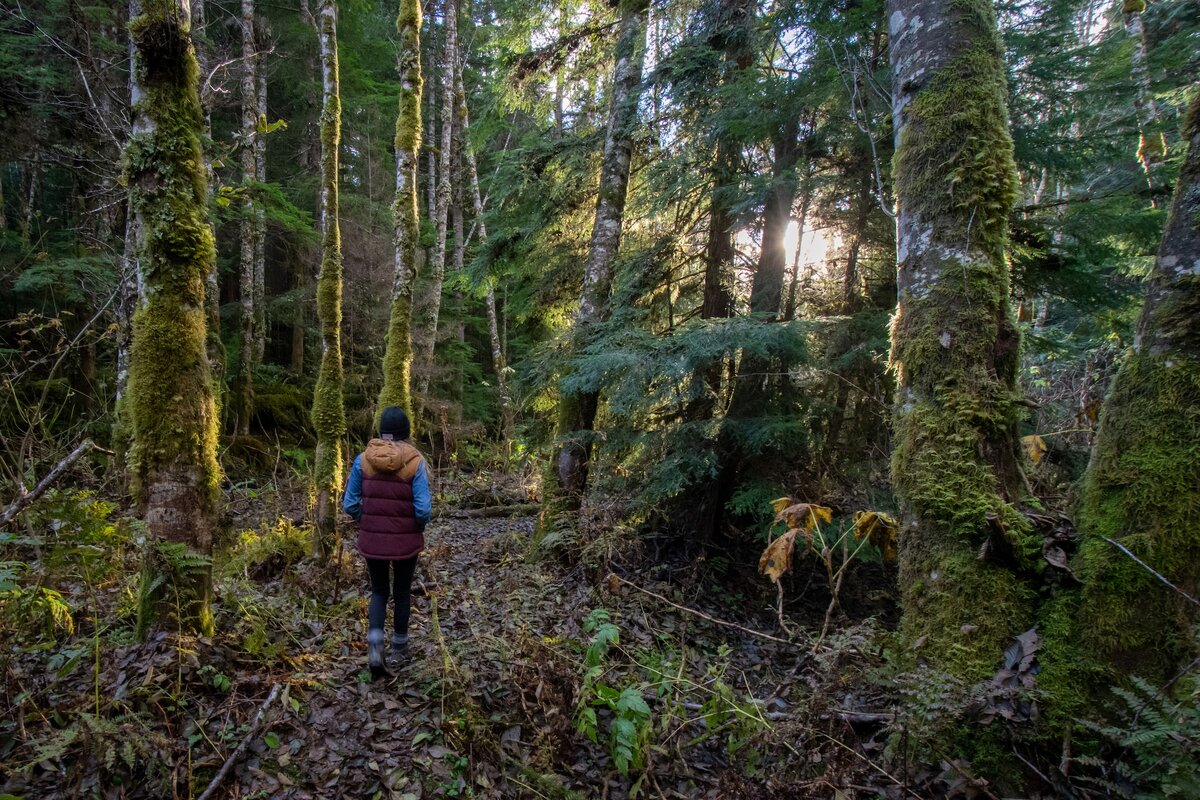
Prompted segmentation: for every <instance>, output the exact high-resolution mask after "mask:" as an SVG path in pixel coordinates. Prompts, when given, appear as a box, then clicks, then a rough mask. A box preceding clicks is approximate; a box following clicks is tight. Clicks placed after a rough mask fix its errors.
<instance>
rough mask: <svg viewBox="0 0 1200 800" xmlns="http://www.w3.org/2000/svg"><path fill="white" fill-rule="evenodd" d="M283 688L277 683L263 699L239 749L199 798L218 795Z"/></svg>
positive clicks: (203, 798) (209, 799)
mask: <svg viewBox="0 0 1200 800" xmlns="http://www.w3.org/2000/svg"><path fill="white" fill-rule="evenodd" d="M282 689H283V684H282V683H277V684H275V685H274V686H272V687H271V693H270V694H268V695H267V699H266V700H263V701H262V704H261V705H260V706H259V707H258V713H257V714H255V715H254V721H253V722H252V723H250V730H248V731H246V736H245V738H243V739H242V741H241V743H240V744H239V745H238V746H237V749H236V750H234V751H233V752H232V753H230V754H229V758H227V759H225V763H224V764H222V765H221V768H220V769H219V770H217V774H216V775H214V776H213V779H212V781H211V782H210V783H209V784H208V788H207V789H205V790H204V794H202V795H200V797H199V798H198V799H197V800H211V798H212V797H214V796H215V795H216V792H217V789H219V788H221V784H222V783H223V782H224V781H225V778H226V776H228V775H229V771H230V770H231V769H233V765H234V764H236V763H237V760H238V759H239V758H241V756H242V753H244V752H246V748H247V747H249V746H250V740H251V739H253V738H254V737H255V735H256V734H257V733H258V729H259V727H261V726H262V721H263V716H264V715H265V714H266V713H267V709H268V708H270V706H271V704H272V703H274V702H275V698H277V697H279V692H280V690H282Z"/></svg>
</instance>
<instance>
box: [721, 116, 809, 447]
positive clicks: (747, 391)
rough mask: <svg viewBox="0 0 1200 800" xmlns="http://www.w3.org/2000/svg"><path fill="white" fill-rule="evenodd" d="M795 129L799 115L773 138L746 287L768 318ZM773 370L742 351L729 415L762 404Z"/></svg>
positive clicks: (792, 175)
mask: <svg viewBox="0 0 1200 800" xmlns="http://www.w3.org/2000/svg"><path fill="white" fill-rule="evenodd" d="M799 132H800V118H799V116H798V115H797V116H793V117H791V118H789V119H787V120H786V121H785V122H784V125H783V128H782V130H780V131H779V132H778V133H777V135H776V136H775V142H774V147H773V149H774V152H775V158H774V163H773V164H772V166H771V177H772V184H771V191H770V193H769V194H768V195H767V203H766V207H765V208H764V209H763V227H762V244H761V247H760V249H759V255H758V267H757V269H755V271H754V280H753V282H752V283H751V285H750V312H751V313H752V314H760V315H763V316H764V317H765V318H766V321H769V322H774V321H775V320H777V319H778V318H779V313H780V308H781V306H782V300H783V277H784V268H785V266H786V264H787V253H786V252H785V251H784V247H783V238H784V235H785V234H786V233H787V227H788V223H789V222H790V221H791V219H792V203H793V201H794V200H795V198H796V162H797V161H798V160H799V158H800V142H799V138H798V136H799ZM768 315H769V316H768ZM771 372H778V369H777V367H775V366H774V365H773V364H772V362H771V361H770V360H768V359H764V358H761V357H757V356H754V355H749V354H746V355H743V357H742V360H741V363H740V364H739V366H738V380H736V381H735V382H734V386H733V395H732V397H731V398H730V403H729V413H730V415H731V416H741V417H747V416H753V415H756V414H757V413H760V412H761V411H762V410H763V409H764V408H765V407H766V403H767V400H768V395H769V392H770V386H771V383H772V381H770V380H769V379H768V378H767V377H766V373H771ZM730 456H731V457H732V454H730Z"/></svg>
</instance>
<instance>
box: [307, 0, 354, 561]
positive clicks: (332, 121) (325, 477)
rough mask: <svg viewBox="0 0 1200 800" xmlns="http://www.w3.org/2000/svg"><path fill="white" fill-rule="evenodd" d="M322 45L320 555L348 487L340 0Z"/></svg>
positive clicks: (329, 0)
mask: <svg viewBox="0 0 1200 800" xmlns="http://www.w3.org/2000/svg"><path fill="white" fill-rule="evenodd" d="M317 36H318V40H319V42H320V51H321V84H322V98H323V102H322V106H321V196H320V206H321V207H320V220H321V271H320V273H319V274H318V275H317V321H318V324H319V326H320V330H321V367H320V370H319V372H318V373H317V385H316V388H315V389H314V390H313V408H312V421H313V429H314V430H315V431H316V433H317V453H316V459H315V460H316V469H315V473H316V482H317V537H316V551H317V556H318V557H320V558H322V559H325V558H328V557H329V554H330V553H331V552H332V550H333V543H334V537H335V529H336V522H337V498H338V494H339V493H340V491H341V487H342V471H343V468H344V462H345V454H344V453H343V452H342V450H343V441H342V440H343V437H344V436H345V435H346V407H345V399H344V397H343V394H342V234H341V229H340V228H339V224H338V148H339V147H340V145H341V139H342V99H341V93H340V87H339V85H338V51H337V2H336V0H322V2H321V6H320V9H319V10H318V12H317Z"/></svg>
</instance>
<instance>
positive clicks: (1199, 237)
mask: <svg viewBox="0 0 1200 800" xmlns="http://www.w3.org/2000/svg"><path fill="white" fill-rule="evenodd" d="M1187 119H1188V123H1187V124H1188V127H1187V129H1186V131H1185V135H1186V138H1187V141H1188V152H1187V156H1186V158H1185V161H1184V163H1183V168H1182V169H1181V171H1180V173H1179V178H1178V180H1177V182H1176V185H1175V199H1174V202H1173V204H1172V207H1171V212H1170V216H1169V217H1168V219H1167V226H1166V229H1165V230H1164V231H1163V238H1162V244H1161V245H1160V247H1159V250H1158V257H1157V258H1156V259H1155V262H1154V268H1153V270H1152V271H1151V273H1150V277H1149V281H1148V284H1147V287H1146V300H1145V304H1144V306H1143V307H1142V314H1141V317H1140V318H1139V320H1138V325H1137V330H1136V333H1135V336H1134V340H1133V347H1132V349H1131V351H1130V352H1129V353H1128V354H1127V355H1126V357H1125V360H1124V361H1123V362H1122V364H1121V367H1120V370H1119V371H1118V372H1117V376H1116V378H1115V379H1114V381H1113V386H1112V390H1111V392H1110V394H1109V396H1108V398H1107V400H1106V401H1105V403H1104V407H1103V410H1102V412H1101V416H1100V428H1099V431H1098V432H1097V434H1096V446H1095V450H1094V451H1093V454H1092V460H1091V464H1090V465H1089V467H1088V473H1087V478H1086V480H1085V482H1084V492H1083V506H1082V509H1081V513H1080V530H1081V531H1082V532H1083V542H1082V544H1081V546H1080V550H1079V555H1078V559H1077V564H1078V567H1077V570H1076V572H1077V574H1078V575H1079V578H1080V580H1081V581H1083V583H1084V589H1083V604H1082V615H1081V619H1080V621H1079V624H1078V625H1077V626H1076V630H1077V631H1078V632H1080V636H1081V639H1082V642H1083V644H1084V646H1085V650H1086V651H1087V652H1088V653H1089V654H1090V655H1092V656H1094V657H1096V658H1097V659H1098V660H1099V661H1100V662H1101V663H1104V664H1107V665H1110V666H1113V667H1115V668H1117V669H1119V670H1120V671H1122V672H1124V673H1126V674H1131V673H1132V674H1138V675H1141V676H1143V677H1146V678H1151V679H1157V678H1167V677H1170V676H1172V675H1174V674H1175V672H1176V670H1178V668H1179V667H1181V666H1182V665H1183V664H1184V663H1186V662H1188V661H1190V660H1191V659H1193V658H1195V657H1196V655H1197V654H1198V653H1200V641H1197V639H1196V630H1197V629H1196V627H1195V626H1196V623H1197V621H1198V620H1200V614H1198V613H1197V609H1196V607H1195V606H1194V605H1191V604H1189V603H1188V602H1187V600H1185V599H1184V598H1183V597H1182V596H1180V594H1179V593H1178V592H1175V591H1172V590H1171V589H1169V588H1167V587H1166V586H1164V585H1163V584H1162V582H1161V581H1159V580H1158V579H1157V578H1156V577H1155V576H1154V575H1152V574H1151V573H1150V572H1149V570H1147V569H1146V568H1145V567H1143V566H1141V565H1139V564H1137V563H1136V562H1135V561H1134V560H1133V559H1132V558H1130V557H1129V555H1127V554H1126V553H1123V552H1121V551H1120V550H1119V549H1118V546H1117V545H1118V544H1119V545H1121V546H1123V547H1125V548H1127V549H1128V550H1129V551H1130V552H1132V553H1134V554H1135V555H1136V556H1137V557H1138V558H1140V559H1142V560H1143V561H1144V562H1145V563H1146V564H1148V565H1149V566H1151V567H1153V568H1154V569H1155V570H1157V571H1158V572H1159V573H1161V574H1162V575H1163V576H1164V577H1166V578H1167V579H1168V580H1170V581H1171V582H1172V583H1174V584H1175V585H1176V586H1178V587H1180V588H1181V589H1183V590H1184V591H1186V592H1188V593H1189V594H1191V595H1192V596H1193V597H1195V596H1196V595H1197V594H1198V593H1200V529H1198V528H1197V527H1196V518H1197V515H1198V514H1200V491H1198V487H1200V226H1197V222H1196V221H1197V219H1200V92H1197V93H1196V95H1195V97H1194V98H1193V99H1192V103H1191V109H1190V112H1189V114H1188V117H1187ZM1155 682H1157V681H1155Z"/></svg>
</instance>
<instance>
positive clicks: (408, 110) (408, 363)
mask: <svg viewBox="0 0 1200 800" xmlns="http://www.w3.org/2000/svg"><path fill="white" fill-rule="evenodd" d="M396 30H397V32H398V33H399V34H400V52H399V55H398V57H397V70H398V71H399V74H400V104H399V109H398V110H397V113H396V143H395V144H396V199H395V201H394V203H393V205H392V213H393V219H394V231H393V233H394V235H393V238H392V244H393V253H394V256H395V275H394V277H393V280H392V311H391V318H390V321H389V322H388V334H387V348H386V349H385V351H384V355H383V391H381V392H380V393H379V409H378V411H377V414H379V413H382V411H383V409H384V408H386V407H387V406H400V407H401V408H403V409H404V410H405V411H406V412H407V413H408V418H409V419H410V420H412V419H413V413H412V412H413V407H412V360H413V342H412V315H413V313H412V312H413V308H412V292H413V284H414V282H415V281H416V276H417V240H418V238H419V224H420V222H419V219H418V216H417V214H418V211H417V159H418V157H419V151H420V147H421V89H422V79H421V0H402V2H401V3H400V11H399V13H398V14H397V16H396Z"/></svg>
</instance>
